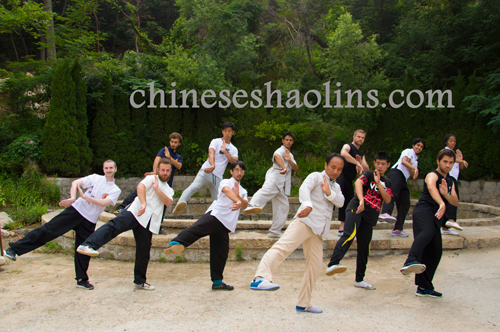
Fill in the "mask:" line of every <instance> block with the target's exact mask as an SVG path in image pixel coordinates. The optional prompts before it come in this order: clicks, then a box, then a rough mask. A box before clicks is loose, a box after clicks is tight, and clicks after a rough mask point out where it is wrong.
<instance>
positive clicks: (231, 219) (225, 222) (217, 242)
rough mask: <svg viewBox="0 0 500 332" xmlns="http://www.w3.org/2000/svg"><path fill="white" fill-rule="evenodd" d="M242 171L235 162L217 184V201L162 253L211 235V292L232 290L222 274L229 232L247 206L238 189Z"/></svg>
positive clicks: (227, 251) (244, 193)
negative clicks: (225, 177) (228, 172)
mask: <svg viewBox="0 0 500 332" xmlns="http://www.w3.org/2000/svg"><path fill="white" fill-rule="evenodd" d="M245 168H246V167H245V164H244V163H243V162H242V161H240V160H237V161H234V162H233V163H232V164H231V170H230V172H231V176H232V177H231V179H225V180H222V181H221V182H220V185H219V194H218V195H217V200H216V201H214V202H213V203H212V205H210V207H209V208H208V210H207V212H206V213H205V214H204V215H203V216H202V217H201V218H200V219H198V221H197V222H195V223H194V224H193V225H191V226H190V227H188V228H186V229H185V230H183V231H182V232H180V233H179V235H177V237H176V238H174V239H173V240H172V241H171V242H170V243H169V245H168V246H167V247H166V248H165V250H163V253H164V254H165V255H169V254H172V253H175V254H179V253H181V252H183V251H184V249H185V248H186V247H189V246H190V245H192V244H193V243H194V242H196V241H197V240H198V239H200V238H202V237H204V236H207V235H210V275H211V278H212V290H214V291H217V290H224V291H231V290H233V289H234V287H233V286H230V285H226V284H225V283H224V282H223V281H222V280H223V275H222V274H223V272H224V268H225V266H226V261H227V256H228V253H229V232H231V233H234V231H235V230H236V224H237V223H238V216H239V214H240V209H241V208H243V209H245V208H246V207H247V206H248V200H247V191H246V190H245V188H243V187H242V186H240V181H241V179H242V178H243V175H244V174H245Z"/></svg>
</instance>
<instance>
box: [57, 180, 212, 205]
mask: <svg viewBox="0 0 500 332" xmlns="http://www.w3.org/2000/svg"><path fill="white" fill-rule="evenodd" d="M194 178H195V177H194V176H187V175H176V176H175V179H174V190H184V189H186V188H187V187H188V186H189V185H190V184H191V183H192V182H193V181H194ZM49 179H50V180H52V181H53V182H54V183H56V184H58V185H59V187H60V188H61V199H66V198H69V196H70V193H69V191H70V189H71V182H73V181H74V180H76V179H78V178H49ZM142 179H143V178H127V179H125V178H120V179H116V181H115V183H116V185H117V186H118V187H120V189H121V190H122V193H121V194H120V197H119V198H118V199H119V200H123V199H125V197H127V196H128V194H130V193H131V192H132V191H134V190H135V188H137V185H138V184H139V182H141V181H142ZM198 193H199V194H200V195H210V191H209V189H208V188H202V189H200V190H199V191H198Z"/></svg>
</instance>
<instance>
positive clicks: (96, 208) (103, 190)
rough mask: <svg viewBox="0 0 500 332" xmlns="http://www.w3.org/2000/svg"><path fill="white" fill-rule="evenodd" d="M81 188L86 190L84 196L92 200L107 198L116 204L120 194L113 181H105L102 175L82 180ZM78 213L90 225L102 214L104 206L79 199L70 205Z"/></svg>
mask: <svg viewBox="0 0 500 332" xmlns="http://www.w3.org/2000/svg"><path fill="white" fill-rule="evenodd" d="M82 180H83V188H84V189H86V188H88V189H87V190H86V191H85V194H84V195H85V196H88V197H92V198H109V199H111V201H112V202H113V205H115V204H116V201H117V200H118V197H120V193H121V192H122V191H121V190H120V188H118V186H117V185H116V184H115V181H114V180H113V181H106V177H105V176H104V175H97V174H92V175H89V176H86V177H84V178H82ZM71 206H73V207H74V208H75V210H76V211H78V213H80V214H81V215H82V217H84V218H85V219H87V220H88V221H90V222H91V223H94V224H95V223H96V222H97V219H98V218H99V215H100V214H101V213H103V211H104V208H105V206H100V205H96V204H92V203H90V202H87V201H86V200H84V199H83V198H81V197H79V198H78V199H77V200H76V201H75V202H74V203H73V204H71Z"/></svg>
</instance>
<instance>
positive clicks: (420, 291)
mask: <svg viewBox="0 0 500 332" xmlns="http://www.w3.org/2000/svg"><path fill="white" fill-rule="evenodd" d="M415 295H416V296H430V297H438V298H439V297H443V294H442V293H440V292H436V291H435V290H434V289H423V288H420V287H417V292H416V293H415Z"/></svg>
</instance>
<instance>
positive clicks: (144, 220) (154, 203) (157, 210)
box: [128, 175, 174, 234]
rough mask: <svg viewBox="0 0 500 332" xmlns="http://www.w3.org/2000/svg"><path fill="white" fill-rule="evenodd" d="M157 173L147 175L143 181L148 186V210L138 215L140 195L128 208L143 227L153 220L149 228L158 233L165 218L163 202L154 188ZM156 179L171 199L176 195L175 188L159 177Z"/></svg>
mask: <svg viewBox="0 0 500 332" xmlns="http://www.w3.org/2000/svg"><path fill="white" fill-rule="evenodd" d="M156 177H157V176H156V175H148V176H146V177H145V178H144V179H143V180H142V181H141V183H142V184H143V185H144V186H145V187H146V211H144V213H143V214H141V215H140V216H137V213H138V212H139V209H140V208H141V201H140V200H139V196H137V197H136V198H135V199H134V201H133V202H132V204H131V205H130V207H129V208H128V211H129V212H130V213H132V214H133V215H134V217H135V219H137V222H139V224H141V225H142V227H144V228H146V227H147V226H148V223H149V221H150V220H151V223H150V224H149V230H150V231H151V232H152V233H154V234H158V232H159V231H160V226H161V222H162V219H163V206H164V205H165V204H163V202H162V201H161V199H160V196H158V194H157V193H156V191H155V190H154V189H153V180H154V179H155V178H156ZM156 181H159V182H158V187H159V188H160V190H161V191H163V193H165V195H167V196H168V197H169V198H170V199H172V197H174V190H173V189H172V188H170V186H169V185H168V183H167V182H162V181H160V180H159V179H157V180H156Z"/></svg>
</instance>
